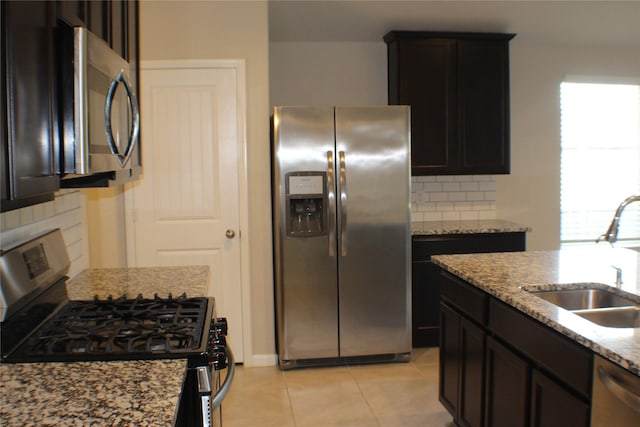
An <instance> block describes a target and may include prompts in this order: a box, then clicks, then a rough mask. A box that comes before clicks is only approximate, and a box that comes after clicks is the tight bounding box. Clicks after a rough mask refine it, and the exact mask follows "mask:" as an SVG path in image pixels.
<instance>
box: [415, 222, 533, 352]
mask: <svg viewBox="0 0 640 427" xmlns="http://www.w3.org/2000/svg"><path fill="white" fill-rule="evenodd" d="M524 250H525V233H524V232H513V233H486V234H451V235H433V236H428V235H426V236H413V238H412V263H411V277H412V279H411V323H412V325H411V331H412V334H411V336H412V341H413V346H414V347H431V346H437V345H438V337H439V332H438V328H439V319H438V305H439V304H440V271H441V270H440V267H438V266H437V265H435V264H434V263H433V262H432V261H431V257H432V256H433V255H444V254H464V253H481V252H515V251H524Z"/></svg>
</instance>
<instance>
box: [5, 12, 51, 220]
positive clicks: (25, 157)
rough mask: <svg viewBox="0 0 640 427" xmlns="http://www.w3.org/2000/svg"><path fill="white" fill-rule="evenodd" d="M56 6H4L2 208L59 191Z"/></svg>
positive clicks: (42, 199)
mask: <svg viewBox="0 0 640 427" xmlns="http://www.w3.org/2000/svg"><path fill="white" fill-rule="evenodd" d="M54 6H55V5H54V4H53V3H51V2H47V1H38V2H35V1H27V2H22V1H3V2H2V35H3V44H2V53H3V73H2V74H3V81H2V104H3V108H2V110H3V120H2V122H3V124H4V125H3V127H2V128H3V129H2V154H3V165H2V185H3V191H2V195H3V200H2V210H8V209H13V208H15V207H21V206H24V205H26V204H31V202H40V201H44V200H51V199H53V192H54V191H56V190H57V189H58V188H59V179H58V175H57V173H58V168H59V163H58V133H57V130H56V129H57V118H56V116H57V106H56V87H55V80H54V79H55V75H54V73H55V69H54V62H53V61H54V54H53V28H54V24H55V12H54ZM5 186H6V187H5Z"/></svg>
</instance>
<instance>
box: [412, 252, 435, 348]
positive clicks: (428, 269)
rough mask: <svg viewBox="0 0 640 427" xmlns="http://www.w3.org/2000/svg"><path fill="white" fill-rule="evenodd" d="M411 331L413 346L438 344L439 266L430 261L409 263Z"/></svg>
mask: <svg viewBox="0 0 640 427" xmlns="http://www.w3.org/2000/svg"><path fill="white" fill-rule="evenodd" d="M411 266H412V271H411V331H412V334H411V335H412V344H413V346H414V347H433V346H437V345H438V324H439V319H440V318H439V314H438V313H439V304H440V268H439V267H438V266H436V265H435V264H434V263H433V262H431V261H419V262H413V263H412V264H411Z"/></svg>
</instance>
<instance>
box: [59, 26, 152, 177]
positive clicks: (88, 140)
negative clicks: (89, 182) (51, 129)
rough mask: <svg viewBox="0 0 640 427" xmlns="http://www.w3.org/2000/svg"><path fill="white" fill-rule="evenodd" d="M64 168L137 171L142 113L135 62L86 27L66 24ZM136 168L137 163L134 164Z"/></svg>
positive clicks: (73, 170)
mask: <svg viewBox="0 0 640 427" xmlns="http://www.w3.org/2000/svg"><path fill="white" fill-rule="evenodd" d="M59 44H60V49H61V55H60V56H61V58H60V62H61V64H60V65H61V75H62V79H61V81H62V87H61V93H62V99H63V102H62V107H63V108H62V110H63V150H64V166H63V172H64V173H65V174H69V175H68V176H67V178H68V177H72V178H73V177H77V176H78V175H79V176H82V175H90V174H95V173H100V172H114V171H120V170H131V169H132V168H131V166H132V165H131V164H129V163H139V158H136V159H134V161H133V162H130V160H131V158H132V156H133V155H134V153H137V154H138V155H137V156H136V157H139V150H137V151H136V145H137V144H138V139H139V133H140V112H139V106H138V100H137V97H136V94H135V91H134V85H133V84H132V82H133V81H135V80H133V79H132V76H131V67H130V64H129V63H128V62H127V61H126V60H125V59H124V58H122V57H121V56H120V55H118V54H117V53H116V52H115V51H114V50H112V49H111V48H110V47H109V45H108V44H107V43H106V42H105V41H104V40H102V39H101V38H100V37H98V36H96V35H95V34H93V33H91V32H90V31H89V30H87V29H86V28H84V27H70V26H66V25H61V28H60V43H59ZM133 166H136V165H133Z"/></svg>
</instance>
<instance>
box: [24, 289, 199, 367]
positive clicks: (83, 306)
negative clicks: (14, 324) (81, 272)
mask: <svg viewBox="0 0 640 427" xmlns="http://www.w3.org/2000/svg"><path fill="white" fill-rule="evenodd" d="M207 300H208V299H207V298H204V297H201V298H187V296H186V294H182V295H180V296H179V297H175V298H174V297H173V296H172V295H171V294H169V296H168V297H167V298H160V297H159V296H158V295H157V294H155V295H154V297H153V298H150V299H148V298H143V296H142V295H138V296H137V297H136V298H132V299H129V298H127V296H126V295H124V296H122V297H119V298H113V297H112V296H109V297H107V298H106V299H100V298H98V297H94V299H93V300H91V301H70V302H69V303H68V304H66V305H65V306H64V307H63V308H62V310H60V311H59V312H58V313H56V314H55V315H54V316H53V318H51V319H50V320H49V321H48V322H46V323H45V324H44V325H43V326H42V327H41V328H40V329H39V330H38V331H37V332H36V333H35V334H34V335H33V336H32V337H30V338H29V340H28V341H27V345H28V348H27V349H26V350H25V352H26V354H29V355H32V356H39V355H46V356H59V355H76V354H81V355H106V356H109V355H152V354H171V353H183V352H185V351H193V350H197V349H198V348H200V346H201V338H202V334H203V329H204V325H205V323H206V322H205V316H206V312H207Z"/></svg>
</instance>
